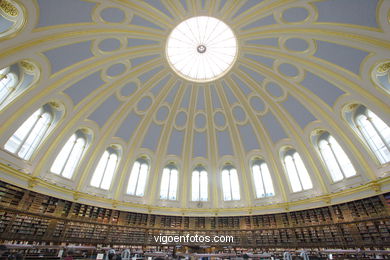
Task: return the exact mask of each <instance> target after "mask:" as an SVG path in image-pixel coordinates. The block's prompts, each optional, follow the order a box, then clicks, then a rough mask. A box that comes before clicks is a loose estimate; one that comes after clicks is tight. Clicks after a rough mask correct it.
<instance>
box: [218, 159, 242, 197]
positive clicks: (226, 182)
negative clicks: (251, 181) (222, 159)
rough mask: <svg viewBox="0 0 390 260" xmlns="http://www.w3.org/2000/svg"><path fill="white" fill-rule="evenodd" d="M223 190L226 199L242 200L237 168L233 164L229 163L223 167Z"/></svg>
mask: <svg viewBox="0 0 390 260" xmlns="http://www.w3.org/2000/svg"><path fill="white" fill-rule="evenodd" d="M222 190H223V199H224V200H225V201H229V200H240V185H239V182H238V174H237V170H236V169H235V168H234V167H233V166H231V165H227V166H225V167H224V168H223V169H222Z"/></svg>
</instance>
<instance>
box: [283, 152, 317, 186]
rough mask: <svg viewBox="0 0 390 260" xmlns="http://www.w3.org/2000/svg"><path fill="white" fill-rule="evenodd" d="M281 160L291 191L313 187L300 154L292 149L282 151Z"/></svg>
mask: <svg viewBox="0 0 390 260" xmlns="http://www.w3.org/2000/svg"><path fill="white" fill-rule="evenodd" d="M283 162H284V165H285V169H286V171H287V175H288V178H289V180H290V184H291V188H292V190H293V192H299V191H302V190H309V189H311V188H313V183H312V182H311V179H310V176H309V173H308V172H307V169H306V167H305V164H304V163H303V161H302V158H301V156H300V155H299V154H298V153H297V151H295V150H294V149H290V150H288V151H286V152H285V153H284V157H283Z"/></svg>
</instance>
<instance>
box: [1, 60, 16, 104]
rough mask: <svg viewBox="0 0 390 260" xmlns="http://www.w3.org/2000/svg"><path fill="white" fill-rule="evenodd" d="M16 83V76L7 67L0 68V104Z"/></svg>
mask: <svg viewBox="0 0 390 260" xmlns="http://www.w3.org/2000/svg"><path fill="white" fill-rule="evenodd" d="M17 83H18V79H17V76H16V75H15V73H13V72H10V69H9V68H4V69H2V70H0V105H2V104H3V103H4V101H5V100H6V99H7V98H8V97H9V96H10V95H11V93H12V92H13V90H14V89H15V86H16V84H17Z"/></svg>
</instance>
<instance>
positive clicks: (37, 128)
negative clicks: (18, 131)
mask: <svg viewBox="0 0 390 260" xmlns="http://www.w3.org/2000/svg"><path fill="white" fill-rule="evenodd" d="M50 121H51V115H50V114H49V113H47V112H45V113H43V114H42V115H41V116H40V117H39V119H38V121H37V122H36V124H35V125H34V127H33V129H32V131H31V132H30V133H29V135H28V137H27V139H26V140H25V142H24V143H23V145H22V148H21V149H20V151H19V153H18V155H19V156H20V157H21V158H23V159H25V160H28V159H29V158H30V157H31V155H32V154H33V152H34V151H35V150H36V149H37V147H38V146H39V144H40V143H41V141H42V140H43V137H44V135H45V134H46V131H47V129H48V128H49V124H50Z"/></svg>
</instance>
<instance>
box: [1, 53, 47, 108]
mask: <svg viewBox="0 0 390 260" xmlns="http://www.w3.org/2000/svg"><path fill="white" fill-rule="evenodd" d="M39 75H40V71H39V69H38V67H37V66H36V65H35V64H34V63H32V62H30V61H27V60H22V61H20V62H18V63H15V64H12V65H11V66H8V67H6V68H3V69H0V109H3V108H4V107H5V106H6V105H8V104H9V103H10V102H11V101H12V100H14V99H15V98H16V97H18V96H19V95H21V94H22V93H23V92H24V91H25V90H27V89H28V88H30V87H31V86H33V85H34V83H36V82H37V80H38V78H39Z"/></svg>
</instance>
